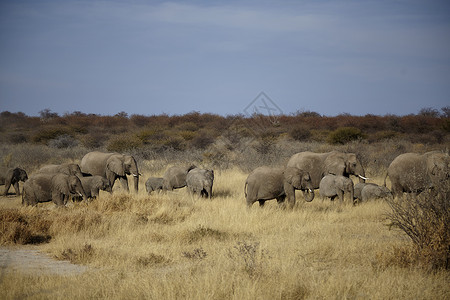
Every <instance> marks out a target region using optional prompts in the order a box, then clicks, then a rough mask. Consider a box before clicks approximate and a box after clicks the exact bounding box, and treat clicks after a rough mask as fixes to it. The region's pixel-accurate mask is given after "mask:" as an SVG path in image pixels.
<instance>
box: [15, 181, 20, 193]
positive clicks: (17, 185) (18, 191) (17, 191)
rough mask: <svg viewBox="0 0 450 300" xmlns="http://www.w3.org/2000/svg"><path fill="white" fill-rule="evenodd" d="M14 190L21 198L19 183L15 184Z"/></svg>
mask: <svg viewBox="0 0 450 300" xmlns="http://www.w3.org/2000/svg"><path fill="white" fill-rule="evenodd" d="M14 190H16V195H17V196H20V189H19V182H14Z"/></svg>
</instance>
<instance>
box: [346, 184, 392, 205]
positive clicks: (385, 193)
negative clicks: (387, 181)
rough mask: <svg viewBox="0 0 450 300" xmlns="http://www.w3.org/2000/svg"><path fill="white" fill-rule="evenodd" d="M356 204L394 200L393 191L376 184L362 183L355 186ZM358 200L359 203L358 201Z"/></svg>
mask: <svg viewBox="0 0 450 300" xmlns="http://www.w3.org/2000/svg"><path fill="white" fill-rule="evenodd" d="M354 198H355V202H359V201H362V202H365V201H368V200H371V199H383V198H384V199H386V198H392V193H391V191H390V190H389V189H388V188H387V187H385V186H380V185H378V184H375V183H361V182H358V183H357V184H355V193H354ZM356 199H358V200H359V201H356Z"/></svg>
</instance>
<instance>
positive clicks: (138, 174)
mask: <svg viewBox="0 0 450 300" xmlns="http://www.w3.org/2000/svg"><path fill="white" fill-rule="evenodd" d="M131 175H133V176H134V177H139V175H140V174H138V175H136V174H134V173H131Z"/></svg>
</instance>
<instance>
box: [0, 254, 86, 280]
mask: <svg viewBox="0 0 450 300" xmlns="http://www.w3.org/2000/svg"><path fill="white" fill-rule="evenodd" d="M0 269H1V273H5V272H13V271H18V272H22V273H29V274H55V275H77V274H81V273H83V272H85V271H87V269H88V267H86V266H80V265H75V264H72V263H70V262H68V261H61V260H56V259H53V258H51V257H50V256H48V255H47V254H45V253H42V252H40V251H39V250H36V249H23V248H6V247H0Z"/></svg>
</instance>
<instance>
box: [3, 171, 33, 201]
mask: <svg viewBox="0 0 450 300" xmlns="http://www.w3.org/2000/svg"><path fill="white" fill-rule="evenodd" d="M27 180H28V174H27V172H26V171H25V170H24V169H21V168H13V169H8V170H6V171H4V172H2V173H1V174H0V185H3V184H4V185H5V190H4V192H3V195H4V196H6V195H8V191H9V188H10V187H11V185H12V186H13V187H14V190H15V191H16V195H17V196H19V195H20V189H19V181H22V182H25V181H27Z"/></svg>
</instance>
